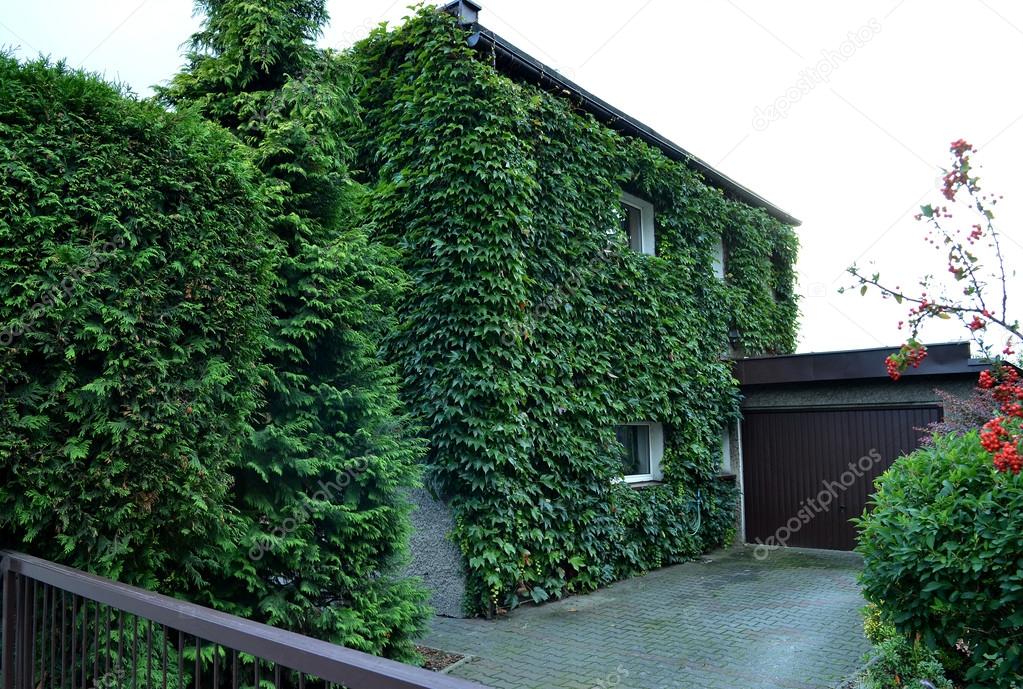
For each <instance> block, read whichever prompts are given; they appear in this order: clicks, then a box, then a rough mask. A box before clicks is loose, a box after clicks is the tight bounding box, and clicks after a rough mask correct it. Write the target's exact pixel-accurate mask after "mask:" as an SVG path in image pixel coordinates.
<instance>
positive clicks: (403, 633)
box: [161, 0, 427, 659]
mask: <svg viewBox="0 0 1023 689" xmlns="http://www.w3.org/2000/svg"><path fill="white" fill-rule="evenodd" d="M196 6H197V9H198V10H199V11H200V12H202V13H204V14H205V15H206V18H205V20H204V23H203V27H202V29H201V30H200V32H199V33H197V34H196V35H195V36H193V38H192V42H191V48H192V51H191V53H190V55H189V64H188V66H187V68H186V69H185V71H183V72H182V73H181V74H179V75H177V76H176V77H175V78H174V80H173V81H172V82H171V84H170V86H169V87H168V88H166V89H163V90H162V91H161V95H162V97H163V98H164V99H165V100H166V101H167V102H169V103H171V104H173V105H174V106H175V107H192V108H196V109H198V110H199V111H200V112H201V113H203V114H204V115H205V116H207V117H209V118H210V119H211V120H213V121H215V122H218V123H220V124H222V125H223V126H225V127H227V128H229V129H230V130H231V131H233V132H234V133H235V134H237V135H238V137H239V138H240V139H241V140H242V141H243V142H244V143H245V144H247V145H248V146H250V147H251V148H252V149H253V150H254V152H255V154H256V161H257V164H258V165H259V166H260V168H261V169H262V170H263V171H264V172H265V173H266V174H267V176H268V177H269V178H270V179H272V180H273V181H274V182H275V183H276V187H277V189H278V192H279V193H280V194H281V200H282V203H281V207H280V208H279V209H277V212H276V213H275V214H274V215H273V217H272V218H271V223H270V227H271V231H272V232H273V233H274V235H275V236H276V237H277V238H278V239H279V240H280V242H281V244H282V245H283V247H284V253H283V255H282V257H281V261H280V263H279V264H277V265H276V266H275V273H276V276H277V279H276V280H275V282H274V284H273V299H272V311H273V316H274V322H273V327H272V329H271V338H272V339H271V344H270V347H269V348H268V350H267V353H266V357H265V363H266V367H267V377H266V386H265V389H266V394H267V408H266V414H265V416H263V417H261V418H260V419H259V420H258V422H257V423H256V429H255V433H254V434H253V435H252V437H251V438H250V442H248V443H247V444H246V446H245V448H244V453H243V462H242V465H241V466H240V467H238V470H237V471H236V472H235V473H236V475H237V478H238V487H237V491H236V496H235V501H234V506H235V507H236V508H237V510H238V513H239V526H240V528H241V530H242V539H241V541H240V543H241V545H242V547H241V549H239V550H238V551H236V552H234V553H233V554H232V556H231V557H228V558H225V561H224V567H223V569H222V571H221V573H220V576H219V577H218V578H217V580H216V582H215V584H216V585H215V588H214V589H213V591H212V593H211V596H212V599H211V600H212V602H213V603H214V604H216V605H218V606H220V607H225V608H227V609H228V610H230V611H231V612H234V613H236V614H239V615H242V616H245V617H249V618H254V619H258V620H262V621H266V622H269V623H271V624H274V625H278V626H283V627H286V628H289V629H293V630H296V631H300V632H303V633H306V634H309V635H312V636H315V637H318V638H322V639H327V640H330V641H334V642H337V643H341V644H344V645H346V646H350V647H353V648H357V649H360V650H363V651H368V652H371V653H376V654H386V655H389V656H393V657H398V658H402V659H410V658H413V657H414V656H415V650H414V647H413V644H412V640H413V639H414V638H415V637H416V636H417V635H418V633H419V632H420V630H421V629H422V626H423V624H424V622H425V618H426V614H427V611H426V608H425V607H424V606H423V600H424V599H425V592H424V591H423V590H422V589H421V588H420V587H419V585H418V584H416V583H414V582H412V581H409V580H407V579H403V578H402V577H401V573H400V566H401V565H402V561H403V559H404V558H405V557H406V550H405V549H406V547H407V535H408V530H409V523H408V510H409V505H408V502H407V500H406V498H405V495H404V491H405V489H406V488H407V487H409V486H412V485H414V484H415V482H416V481H417V480H418V475H419V472H418V471H417V469H418V467H419V464H418V459H419V457H420V455H421V446H420V442H419V441H418V440H417V439H416V438H415V433H414V430H412V429H409V428H408V425H407V423H406V419H405V418H404V414H403V411H402V409H401V408H400V404H399V398H398V378H397V376H396V374H395V371H394V369H393V367H391V366H388V365H385V364H384V363H383V361H382V360H381V358H380V357H379V346H380V341H381V338H382V336H383V335H384V334H385V333H387V332H389V331H391V330H393V329H394V327H395V321H394V302H395V300H396V299H397V297H398V295H399V294H400V292H401V290H402V288H403V287H404V286H405V283H406V277H405V275H404V273H403V272H402V271H401V269H400V267H399V266H398V264H397V260H396V259H395V257H394V256H393V252H391V251H389V250H386V249H385V248H384V247H382V246H380V245H379V244H377V243H373V242H369V241H368V240H367V238H366V234H365V232H364V231H363V230H362V229H361V227H360V225H361V221H360V219H359V213H358V207H359V204H360V197H361V195H362V190H361V189H360V188H359V187H358V186H357V185H355V184H353V182H352V180H351V178H350V176H349V174H348V163H349V160H350V158H351V156H352V151H351V149H350V148H349V147H348V146H347V145H346V143H345V142H344V141H343V140H342V139H341V138H340V136H339V134H340V132H341V130H342V129H343V128H345V127H346V126H349V125H350V123H351V122H352V121H354V120H355V119H356V118H357V116H358V114H357V107H356V104H355V102H354V100H353V98H352V95H353V94H352V90H353V89H352V86H351V84H352V76H353V75H352V72H351V68H350V67H349V66H348V65H346V63H345V62H343V61H342V60H340V59H339V57H338V56H337V55H335V54H332V53H329V52H326V53H325V52H323V51H321V50H319V49H317V48H316V47H315V46H314V44H313V40H314V38H315V37H316V35H317V34H318V33H319V31H320V27H321V26H322V25H323V23H324V22H325V21H326V12H325V10H324V3H323V0H266V1H264V2H259V3H252V2H246V1H242V0H200V1H199V2H197V3H196Z"/></svg>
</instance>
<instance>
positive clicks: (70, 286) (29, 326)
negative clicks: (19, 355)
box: [0, 236, 125, 347]
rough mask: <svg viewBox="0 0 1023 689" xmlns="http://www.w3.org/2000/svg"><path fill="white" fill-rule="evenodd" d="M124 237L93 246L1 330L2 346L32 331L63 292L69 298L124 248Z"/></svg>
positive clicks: (0, 342)
mask: <svg viewBox="0 0 1023 689" xmlns="http://www.w3.org/2000/svg"><path fill="white" fill-rule="evenodd" d="M124 245H125V240H124V237H122V236H117V237H116V238H115V239H114V240H113V241H109V242H105V243H104V244H103V245H102V246H101V247H99V249H98V250H97V249H95V248H93V249H92V250H91V251H90V253H89V256H88V257H87V258H86V259H85V260H84V261H82V262H81V263H80V264H78V265H74V266H71V267H70V268H69V269H68V272H67V274H66V275H65V276H64V279H62V280H61V281H60V282H59V283H58V284H56V285H54V286H53V287H51V288H50V289H48V290H47V291H46V292H44V293H43V294H42V295H41V296H39V298H38V299H37V301H36V302H35V303H34V304H32V306H30V307H29V309H28V311H26V312H25V314H24V315H23V316H22V317H21V318H20V319H19V320H18V321H17V322H15V323H13V324H11V325H8V326H7V328H5V329H4V330H2V331H0V346H3V347H6V346H7V345H9V344H11V343H12V342H14V340H16V339H17V338H18V337H20V336H22V335H24V334H25V333H27V332H32V330H33V328H35V325H36V322H37V321H38V320H39V319H40V318H42V317H43V314H45V313H46V310H47V309H49V308H50V307H51V306H53V305H54V304H57V303H58V302H59V301H61V296H60V295H61V293H62V292H63V294H64V298H65V299H69V298H71V296H72V295H73V294H74V293H75V289H76V288H77V286H78V283H79V282H80V281H81V280H82V279H83V278H84V277H86V276H88V275H91V274H93V273H95V272H96V271H97V270H99V268H100V266H102V265H103V263H104V262H105V261H106V260H108V259H109V257H110V256H111V254H113V252H114V251H115V250H116V249H123V248H124Z"/></svg>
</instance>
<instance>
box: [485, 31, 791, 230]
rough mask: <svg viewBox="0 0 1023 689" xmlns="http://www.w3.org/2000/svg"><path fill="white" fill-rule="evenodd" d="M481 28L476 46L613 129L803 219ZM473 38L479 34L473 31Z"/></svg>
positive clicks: (756, 202)
mask: <svg viewBox="0 0 1023 689" xmlns="http://www.w3.org/2000/svg"><path fill="white" fill-rule="evenodd" d="M473 28H474V29H475V30H476V31H477V32H478V39H477V40H476V41H475V42H474V43H473V45H474V46H475V47H480V46H481V44H485V45H487V46H490V47H493V49H494V51H495V52H496V53H497V54H498V56H499V57H503V58H506V59H509V60H511V61H512V62H513V63H515V64H516V65H517V66H518V67H520V68H522V69H523V70H524V71H525V72H526V74H527V75H528V76H529V77H530V79H531V80H532V81H533V82H535V83H536V84H537V85H538V86H540V87H542V88H553V89H556V90H557V91H559V92H567V93H568V95H570V96H576V97H577V98H579V100H580V101H581V105H582V108H583V110H585V111H586V112H589V113H590V114H591V115H593V116H594V117H595V118H596V119H597V120H599V121H600V122H602V123H604V124H605V125H607V126H609V127H611V128H612V129H614V130H616V131H618V132H620V133H622V134H625V135H627V136H632V137H636V138H639V139H642V140H643V141H645V142H646V143H648V144H650V145H651V146H656V147H657V148H658V149H660V150H661V152H663V153H664V154H665V155H666V156H668V157H669V158H671V159H672V160H677V161H681V162H684V163H685V164H686V165H689V166H690V167H691V168H693V169H694V170H696V171H697V172H699V173H700V174H702V175H703V176H704V178H705V179H706V180H707V181H708V182H709V183H710V184H712V185H713V186H716V187H718V188H720V189H723V190H724V191H725V192H727V193H728V194H730V195H731V196H732V197H733V198H735V199H737V200H739V201H742V202H744V203H747V204H749V205H750V206H754V207H756V208H762V209H763V210H764V211H766V212H767V214H768V215H770V216H771V217H773V218H776V219H778V220H780V221H782V222H783V223H785V224H787V225H793V226H798V225H800V224H801V222H800V220H799V219H798V218H796V217H794V216H792V215H790V214H788V213H786V212H785V211H783V210H782V209H780V208H778V207H777V206H775V205H774V204H772V203H771V202H770V201H768V200H767V199H765V198H764V197H762V196H760V195H759V194H757V193H756V192H754V191H752V190H750V189H748V188H746V187H744V186H743V185H741V184H739V183H738V182H736V181H735V180H733V179H732V178H731V177H729V176H728V175H726V174H724V173H723V172H719V171H718V170H715V169H714V168H713V167H711V165H710V164H709V163H707V162H705V161H703V160H701V159H700V158H697V157H696V156H695V155H693V154H692V153H690V152H689V151H687V150H685V149H684V148H682V147H681V146H679V145H678V144H675V143H674V142H672V141H671V140H669V139H668V138H666V137H664V136H662V135H661V134H658V133H657V132H656V131H654V130H653V129H651V128H650V127H648V126H647V125H645V124H643V123H642V122H640V121H639V120H637V119H635V118H634V117H631V116H629V115H627V114H626V113H624V112H622V111H621V110H619V109H618V108H616V107H614V106H613V105H611V104H610V103H608V102H606V101H604V100H602V99H600V98H598V97H597V96H595V95H593V94H592V93H590V92H589V91H587V90H586V89H584V88H582V87H581V86H579V85H578V84H576V83H575V82H573V81H572V80H570V79H568V78H567V77H565V76H563V75H561V74H559V73H558V72H557V71H555V70H554V69H552V68H550V67H548V66H547V65H545V64H544V63H542V62H540V61H539V60H537V59H536V58H534V57H533V56H531V55H529V54H528V53H526V52H524V51H523V50H521V49H519V48H517V47H516V46H514V45H512V44H511V43H509V42H508V41H506V40H505V39H503V38H501V37H500V36H499V35H497V34H496V33H494V32H493V31H491V30H489V29H487V28H485V27H483V26H481V25H480V24H475V25H474V27H473ZM474 38H476V36H475V35H474Z"/></svg>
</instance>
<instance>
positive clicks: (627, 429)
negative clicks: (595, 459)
mask: <svg viewBox="0 0 1023 689" xmlns="http://www.w3.org/2000/svg"><path fill="white" fill-rule="evenodd" d="M615 437H616V438H617V439H618V442H619V443H621V445H622V475H623V477H624V479H625V480H626V481H627V482H629V483H637V482H641V481H657V480H659V479H660V478H661V471H660V463H661V455H662V454H664V432H663V430H662V427H661V424H659V423H625V424H621V425H619V426H615Z"/></svg>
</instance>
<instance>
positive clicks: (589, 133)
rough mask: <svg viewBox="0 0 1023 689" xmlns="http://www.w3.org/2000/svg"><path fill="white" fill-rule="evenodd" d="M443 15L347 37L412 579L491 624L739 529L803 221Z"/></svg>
mask: <svg viewBox="0 0 1023 689" xmlns="http://www.w3.org/2000/svg"><path fill="white" fill-rule="evenodd" d="M446 10H447V11H446V12H443V11H439V10H436V9H433V8H427V9H423V10H421V11H420V12H419V13H418V14H417V15H416V16H414V17H413V18H412V19H410V20H409V21H408V22H407V23H405V24H404V25H402V26H401V27H399V28H397V29H394V30H386V29H383V28H382V29H379V30H377V31H375V32H374V33H373V34H372V35H371V36H370V37H369V38H368V39H366V40H365V41H363V42H362V43H360V44H359V45H357V46H356V47H355V49H354V52H353V61H354V68H355V70H356V71H357V72H358V74H359V79H361V80H362V88H361V93H360V104H361V106H362V109H363V112H362V123H361V125H360V128H359V129H358V130H357V131H355V132H353V133H352V135H351V136H350V137H349V140H351V141H353V142H355V143H354V147H355V156H356V160H357V168H358V169H360V170H361V171H362V172H361V175H362V179H360V181H361V182H362V183H363V184H365V185H366V186H367V187H368V189H369V190H370V193H368V194H367V195H366V204H367V206H368V208H367V210H368V212H367V213H366V217H369V218H372V219H373V220H372V226H371V228H370V229H371V232H372V236H373V237H374V238H375V239H376V240H378V241H380V242H382V243H384V244H386V245H388V246H390V247H391V248H392V249H393V250H394V251H395V253H396V256H397V257H398V260H399V261H400V262H401V264H402V265H403V267H404V269H405V270H406V272H407V273H408V275H409V278H410V279H409V284H408V285H407V286H406V291H405V296H404V298H403V301H402V305H401V308H400V317H401V328H400V330H399V332H397V333H396V334H395V335H394V336H393V337H392V338H391V341H390V343H389V347H390V352H391V354H392V356H393V358H394V362H395V365H396V366H398V367H399V368H400V370H401V372H402V374H403V378H404V395H405V399H406V400H407V402H408V404H409V406H410V408H411V409H412V410H413V413H414V415H415V417H416V419H415V420H416V422H417V423H418V424H420V426H421V427H422V429H423V434H424V436H425V438H426V441H427V442H428V444H429V453H428V471H427V480H428V488H427V489H426V490H425V491H424V492H423V493H422V494H420V495H418V496H416V500H417V501H418V502H419V503H420V509H419V510H417V512H416V516H415V517H414V521H415V522H416V529H417V532H416V534H415V536H414V537H413V542H412V548H413V557H414V564H413V571H414V572H415V573H417V574H421V575H423V576H424V578H426V580H427V583H428V584H430V585H431V587H432V588H433V589H434V591H435V596H434V604H435V605H436V606H437V607H438V609H439V610H440V612H442V613H446V614H458V613H460V612H466V613H470V614H493V613H495V612H498V611H500V610H502V609H506V608H508V607H511V606H514V605H517V604H519V603H521V602H523V601H536V602H540V601H543V600H546V599H548V598H551V597H559V596H563V595H566V594H568V593H572V592H578V591H585V590H589V589H593V588H596V587H599V586H602V585H605V584H608V583H610V582H612V581H615V580H617V579H620V578H622V577H626V576H629V575H631V574H634V573H638V572H642V571H646V570H649V569H652V568H655V567H660V566H663V565H666V564H670V563H673V562H679V561H683V560H685V559H688V558H692V557H694V556H696V555H697V554H699V553H701V552H703V551H705V550H707V549H710V548H714V547H717V546H720V545H722V544H725V543H727V542H730V541H731V540H732V539H733V538H735V535H736V525H737V520H736V516H737V513H738V494H739V490H738V487H737V485H736V480H735V474H734V472H733V471H732V462H731V459H730V456H731V453H730V451H729V447H730V443H729V442H728V439H729V437H730V434H734V430H732V429H734V428H735V424H736V422H737V419H738V414H739V389H738V385H737V383H736V381H735V379H734V378H733V376H732V372H731V365H730V363H729V362H728V361H727V355H728V353H729V352H730V351H743V352H747V353H786V352H789V351H791V350H792V349H793V347H794V340H795V328H796V316H797V306H796V296H795V293H794V281H795V279H794V270H793V265H794V262H795V258H796V250H797V246H796V240H795V235H794V232H793V227H794V226H795V225H797V224H798V221H796V220H795V219H794V218H792V217H791V216H789V215H788V214H786V213H784V212H783V211H781V210H780V209H778V208H776V207H774V206H772V205H771V204H769V203H768V202H766V201H765V200H764V199H762V198H761V197H759V196H758V195H756V194H755V193H753V192H751V191H750V190H748V189H746V188H744V187H742V186H741V185H739V184H737V183H736V182H734V181H733V180H731V179H729V178H728V177H726V176H725V175H723V174H722V173H720V172H718V171H716V170H714V169H713V168H711V167H710V166H709V165H707V164H706V163H704V162H702V161H700V160H699V159H697V158H696V157H694V156H692V155H691V154H689V153H688V152H686V151H685V150H684V149H682V148H681V147H679V146H677V145H676V144H673V143H672V142H670V141H668V140H667V139H666V138H664V137H663V136H661V135H659V134H657V133H656V132H654V131H653V130H651V129H649V128H648V127H646V126H644V125H642V124H641V123H639V122H638V121H636V120H634V119H633V118H631V117H629V116H628V115H626V114H625V113H622V112H621V111H619V110H617V109H615V108H613V107H612V106H610V105H608V104H607V103H605V102H603V101H601V100H600V99H599V98H597V97H595V96H593V95H592V94H589V93H587V92H586V91H585V90H583V89H582V88H580V87H579V86H577V85H575V84H573V83H572V82H570V81H568V80H567V79H565V78H563V77H561V76H560V75H558V74H557V73H556V72H554V71H553V70H551V69H549V68H547V67H546V66H544V65H543V64H542V63H539V62H538V61H536V60H535V59H534V58H532V57H530V56H529V55H527V54H526V53H524V52H523V51H521V50H519V49H518V48H516V47H515V46H513V45H511V44H510V43H508V42H507V41H506V40H504V39H503V38H501V37H500V36H498V35H496V34H494V33H493V32H491V31H489V30H487V29H486V28H484V27H483V26H482V25H481V24H480V23H479V8H478V6H475V5H474V4H472V3H469V2H456V3H452V4H451V5H449V6H448V7H447V8H446Z"/></svg>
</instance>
